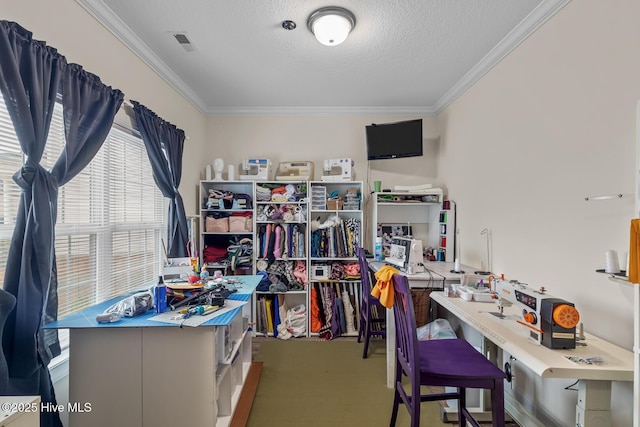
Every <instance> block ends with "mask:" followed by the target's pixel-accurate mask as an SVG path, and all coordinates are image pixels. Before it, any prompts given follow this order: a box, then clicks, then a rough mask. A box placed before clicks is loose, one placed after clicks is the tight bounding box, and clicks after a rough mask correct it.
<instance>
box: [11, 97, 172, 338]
mask: <svg viewBox="0 0 640 427" xmlns="http://www.w3.org/2000/svg"><path fill="white" fill-rule="evenodd" d="M123 118H124V120H123ZM127 122H128V119H127V118H126V116H125V115H124V113H122V117H118V118H117V119H116V124H114V126H113V127H112V129H111V132H110V134H109V136H108V137H107V139H106V141H105V143H104V145H103V146H102V148H101V149H100V151H99V152H98V154H97V155H96V157H95V158H94V159H93V160H92V161H91V163H90V164H89V165H88V166H87V167H86V168H85V169H84V170H83V171H82V172H81V173H80V174H78V176H76V177H75V178H74V179H73V180H71V181H70V182H69V183H67V184H66V185H64V186H63V187H60V189H59V194H58V218H57V224H56V241H55V247H56V257H57V269H58V299H59V307H58V318H62V317H64V316H66V315H69V314H72V313H75V312H78V311H80V310H82V309H83V308H85V307H87V306H90V305H93V304H96V303H98V302H102V301H105V300H107V299H109V298H112V297H114V296H117V295H120V294H122V293H124V292H128V291H132V290H137V289H146V288H148V287H149V286H150V284H152V283H155V281H156V280H157V277H158V274H159V271H160V248H161V238H162V237H163V236H164V234H165V230H166V218H167V200H166V199H165V198H164V197H163V196H162V194H161V192H160V190H159V189H158V188H157V186H156V184H155V182H154V179H153V174H152V170H151V164H150V163H149V159H148V157H147V153H146V149H145V147H144V143H143V142H142V139H140V137H139V136H137V135H135V134H134V133H133V132H132V131H131V130H128V129H126V127H129V128H130V127H131V126H130V125H129V124H128V123H127ZM124 123H127V124H126V125H125V126H123V124H124ZM64 141H65V139H64V127H63V124H62V105H60V104H57V105H56V108H55V112H54V118H53V120H52V123H51V129H50V131H49V138H48V141H47V146H46V148H45V153H44V155H43V158H42V161H41V162H40V164H41V165H42V166H43V167H45V168H47V169H48V168H51V167H52V166H53V164H54V163H55V161H56V160H57V159H58V157H59V155H60V152H61V150H62V148H63V147H64V143H65V142H64ZM22 161H23V155H22V151H21V149H20V145H19V143H18V141H17V138H16V135H15V132H14V130H13V124H12V122H11V118H10V117H9V114H8V112H7V110H6V106H5V104H4V101H3V100H2V99H0V186H1V187H0V191H1V192H0V202H1V203H0V280H2V281H4V274H5V267H6V261H7V252H8V248H9V243H10V241H11V235H12V232H13V227H14V224H15V216H16V212H17V209H18V202H19V199H20V188H19V187H18V186H17V185H16V184H15V182H14V181H13V179H12V176H13V174H14V173H15V172H16V171H18V170H19V169H20V167H21V165H22ZM62 339H63V337H62V334H61V341H62ZM63 345H64V342H63Z"/></svg>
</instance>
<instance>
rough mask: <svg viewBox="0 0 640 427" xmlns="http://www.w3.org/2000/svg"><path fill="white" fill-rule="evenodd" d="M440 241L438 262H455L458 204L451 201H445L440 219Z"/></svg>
mask: <svg viewBox="0 0 640 427" xmlns="http://www.w3.org/2000/svg"><path fill="white" fill-rule="evenodd" d="M438 222H439V224H440V239H439V242H438V243H439V246H438V255H437V260H438V261H446V262H454V261H455V256H456V246H455V245H456V241H455V238H456V204H455V202H453V201H451V200H443V201H442V206H441V208H440V216H439V218H438Z"/></svg>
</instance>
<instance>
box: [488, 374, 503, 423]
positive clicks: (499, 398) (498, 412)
mask: <svg viewBox="0 0 640 427" xmlns="http://www.w3.org/2000/svg"><path fill="white" fill-rule="evenodd" d="M491 413H492V419H493V427H504V423H505V421H504V382H503V380H502V379H499V380H496V381H495V384H494V386H493V390H491Z"/></svg>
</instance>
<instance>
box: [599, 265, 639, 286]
mask: <svg viewBox="0 0 640 427" xmlns="http://www.w3.org/2000/svg"><path fill="white" fill-rule="evenodd" d="M596 273H601V274H608V275H609V280H611V281H614V282H622V283H624V284H627V285H629V286H631V285H632V283H629V277H628V276H627V272H626V271H624V270H620V273H607V272H606V271H604V269H599V270H596Z"/></svg>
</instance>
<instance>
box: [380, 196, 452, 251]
mask: <svg viewBox="0 0 640 427" xmlns="http://www.w3.org/2000/svg"><path fill="white" fill-rule="evenodd" d="M372 201H373V203H372V211H371V223H372V226H371V240H370V242H371V246H370V250H371V252H372V253H373V249H374V248H373V245H374V242H375V237H376V236H384V237H386V238H387V239H390V238H391V237H393V235H407V234H410V235H411V236H412V237H413V238H415V239H419V240H421V241H422V246H423V248H424V249H425V250H428V249H429V248H430V249H431V250H432V251H434V252H435V253H436V254H437V253H438V251H440V253H441V254H442V256H443V257H444V259H442V260H441V261H451V262H452V261H453V260H454V256H455V251H454V247H455V204H454V203H453V202H451V201H446V202H448V203H446V206H448V209H444V207H445V203H444V202H445V200H444V194H443V191H442V189H440V188H432V189H429V190H424V191H421V192H382V193H374V194H373V195H372ZM443 226H444V227H443ZM385 243H386V241H385ZM387 248H388V246H385V249H387ZM386 255H388V254H386Z"/></svg>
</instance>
